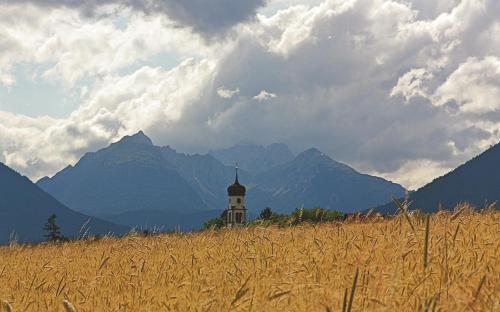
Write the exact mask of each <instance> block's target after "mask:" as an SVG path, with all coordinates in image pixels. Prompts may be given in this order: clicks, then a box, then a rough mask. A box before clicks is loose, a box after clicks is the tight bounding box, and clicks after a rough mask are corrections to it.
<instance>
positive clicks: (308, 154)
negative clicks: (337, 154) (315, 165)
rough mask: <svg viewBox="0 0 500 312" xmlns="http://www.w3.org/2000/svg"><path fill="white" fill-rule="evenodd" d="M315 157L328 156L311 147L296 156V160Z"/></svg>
mask: <svg viewBox="0 0 500 312" xmlns="http://www.w3.org/2000/svg"><path fill="white" fill-rule="evenodd" d="M317 157H328V156H327V155H326V154H325V153H323V152H322V151H320V150H319V149H317V148H314V147H311V148H309V149H307V150H305V151H303V152H302V153H300V154H299V155H298V156H297V158H317Z"/></svg>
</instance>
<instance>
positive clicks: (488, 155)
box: [376, 144, 500, 214]
mask: <svg viewBox="0 0 500 312" xmlns="http://www.w3.org/2000/svg"><path fill="white" fill-rule="evenodd" d="M408 199H409V201H410V202H411V205H410V209H419V210H421V211H424V212H433V211H436V210H437V209H438V207H439V206H440V205H441V207H442V208H443V209H453V208H454V207H455V206H456V205H457V204H459V203H462V202H467V203H470V204H472V205H474V206H476V207H484V206H485V205H486V204H488V203H493V202H496V201H498V200H500V144H496V145H494V146H491V147H490V148H489V149H488V150H486V151H485V152H483V153H482V154H480V155H478V156H476V157H474V158H473V159H471V160H469V161H468V162H466V163H465V164H463V165H461V166H459V167H457V168H456V169H455V170H453V171H451V172H449V173H447V174H445V175H444V176H441V177H439V178H437V179H435V180H434V181H432V182H431V183H429V184H427V185H425V186H423V187H422V188H420V189H418V190H417V191H415V192H411V193H410V194H409V198H408ZM376 210H377V211H380V212H382V213H385V214H392V213H394V212H395V210H396V207H395V206H394V204H393V203H388V204H385V205H383V206H380V207H378V208H377V209H376Z"/></svg>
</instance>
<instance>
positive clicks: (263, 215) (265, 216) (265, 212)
mask: <svg viewBox="0 0 500 312" xmlns="http://www.w3.org/2000/svg"><path fill="white" fill-rule="evenodd" d="M259 217H260V219H261V220H271V218H272V217H273V211H272V210H271V208H269V207H266V208H264V209H262V211H261V212H260V216H259Z"/></svg>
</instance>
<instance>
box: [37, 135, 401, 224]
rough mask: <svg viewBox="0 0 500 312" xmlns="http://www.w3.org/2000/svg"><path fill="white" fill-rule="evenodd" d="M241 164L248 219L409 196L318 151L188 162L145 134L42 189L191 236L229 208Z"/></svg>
mask: <svg viewBox="0 0 500 312" xmlns="http://www.w3.org/2000/svg"><path fill="white" fill-rule="evenodd" d="M236 162H238V165H239V166H240V167H241V170H240V182H242V183H243V184H245V185H246V186H247V190H248V194H247V200H246V203H247V208H248V209H249V215H250V216H252V215H253V216H255V215H257V214H258V212H259V211H260V210H261V209H263V208H265V207H267V206H269V207H271V208H272V209H273V210H274V211H279V212H290V211H292V210H293V209H295V208H297V207H299V206H301V205H305V206H321V207H324V208H330V209H337V210H341V211H345V212H352V211H360V210H363V209H366V208H368V207H375V206H377V205H380V204H383V203H384V202H387V201H388V200H389V199H390V198H391V197H394V196H396V197H399V196H402V195H403V194H404V191H405V190H404V188H403V187H401V186H400V185H398V184H395V183H392V182H389V181H386V180H384V179H381V178H377V177H373V176H369V175H365V174H361V173H359V172H357V171H355V170H354V169H352V168H350V167H348V166H347V165H345V164H342V163H339V162H337V161H335V160H333V159H331V158H330V157H328V156H327V155H325V154H323V153H321V152H320V151H318V150H316V149H309V150H306V151H304V152H303V153H300V154H299V155H297V156H294V155H293V154H292V152H291V151H290V150H289V149H288V147H287V146H286V145H284V144H271V145H269V146H267V147H262V146H258V145H252V144H244V145H242V144H240V145H237V146H235V147H233V148H228V149H224V150H214V151H211V152H209V153H208V154H204V155H200V154H195V155H188V154H184V153H179V152H177V151H176V150H174V149H173V148H171V147H169V146H166V147H160V146H155V145H154V144H153V143H152V141H151V140H150V139H149V138H148V137H147V136H146V135H145V134H144V133H143V132H142V131H141V132H139V133H137V134H135V135H132V136H127V137H124V138H123V139H121V140H120V141H118V142H116V143H113V144H111V145H110V146H109V147H107V148H104V149H101V150H99V151H97V152H92V153H87V154H86V155H84V156H83V157H82V159H81V160H80V161H79V162H78V163H76V164H75V165H74V166H68V167H67V168H65V169H64V170H62V171H61V172H59V173H57V174H56V175H54V176H53V177H51V178H48V177H45V178H43V179H41V180H40V181H38V182H37V185H38V186H39V187H40V188H42V189H43V190H44V191H46V192H48V193H49V194H51V195H53V196H54V197H55V198H57V199H58V200H59V201H61V202H62V203H63V204H65V205H67V206H68V207H71V208H72V209H75V210H77V211H80V212H82V213H86V214H90V215H94V216H97V217H100V218H104V219H106V220H109V221H113V222H117V223H121V224H126V225H131V226H139V227H151V226H154V225H158V226H164V228H173V227H175V226H181V228H183V229H193V228H199V227H200V226H201V225H202V224H203V222H204V221H206V220H207V219H208V218H209V217H213V216H217V215H219V214H220V213H221V212H222V210H223V209H225V208H226V203H227V193H226V188H227V186H228V185H229V184H231V183H232V182H233V181H234V163H236Z"/></svg>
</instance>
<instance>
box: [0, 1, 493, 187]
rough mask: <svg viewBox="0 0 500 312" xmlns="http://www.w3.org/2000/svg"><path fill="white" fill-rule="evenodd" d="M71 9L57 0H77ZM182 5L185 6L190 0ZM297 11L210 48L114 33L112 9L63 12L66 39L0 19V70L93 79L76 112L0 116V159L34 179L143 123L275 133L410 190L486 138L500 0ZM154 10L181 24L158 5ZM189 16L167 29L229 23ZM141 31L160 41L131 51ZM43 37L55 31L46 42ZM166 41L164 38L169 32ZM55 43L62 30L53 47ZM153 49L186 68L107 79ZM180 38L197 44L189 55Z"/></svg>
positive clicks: (235, 133)
mask: <svg viewBox="0 0 500 312" xmlns="http://www.w3.org/2000/svg"><path fill="white" fill-rule="evenodd" d="M0 2H1V0H0ZM54 2H56V1H54ZM57 2H59V1H57ZM249 2H250V3H254V4H255V3H257V2H253V1H249ZM296 2H297V1H296V0H294V3H296ZM47 3H48V2H47ZM71 3H72V2H68V6H70V7H74V6H75V5H76V2H75V4H73V5H72V4H71ZM90 3H92V2H90ZM164 3H168V1H164ZM179 3H181V2H179ZM182 3H185V6H186V7H187V6H188V5H190V8H192V7H194V6H196V4H200V3H201V1H200V2H197V1H192V2H189V1H183V2H182ZM220 3H225V2H224V1H221V2H220ZM234 3H239V2H238V1H234ZM240 4H241V3H240ZM260 4H262V2H259V5H260ZM305 4H306V5H300V4H299V5H292V6H289V7H288V8H286V9H283V10H280V11H278V12H276V13H275V14H272V15H270V16H264V15H258V16H257V20H255V21H252V22H251V23H243V24H241V25H240V27H237V28H233V29H234V32H235V35H234V36H230V37H229V38H228V39H227V40H223V41H220V42H219V43H217V44H214V43H213V42H209V41H206V40H201V41H200V40H199V38H198V36H193V35H192V34H190V33H189V32H188V31H185V29H183V28H181V30H178V29H176V28H171V27H170V28H169V26H168V23H164V18H163V17H161V16H155V15H152V16H142V15H141V16H138V15H136V14H132V13H131V14H130V15H127V14H125V13H118V14H125V15H123V16H125V18H126V19H127V20H128V25H129V26H127V27H125V28H119V27H116V26H114V24H113V21H112V18H113V17H112V16H111V17H104V18H99V19H91V20H85V19H82V18H81V17H80V16H79V15H78V14H76V15H75V16H74V17H71V18H74V20H73V21H76V22H72V23H69V24H70V25H75V24H76V25H81V27H82V30H81V31H80V34H79V35H78V36H77V35H76V34H78V33H79V31H78V29H79V27H76V28H75V27H73V26H72V27H69V28H68V27H64V26H63V25H55V26H53V27H42V28H41V29H44V31H41V32H39V31H36V28H33V27H31V26H23V25H28V24H23V23H21V24H19V25H21V27H20V28H21V29H22V28H23V27H27V28H26V29H30V30H33V34H31V36H29V37H28V38H32V39H28V40H27V42H26V41H23V40H20V39H19V38H20V36H21V34H23V33H26V32H23V31H22V30H21V31H20V32H16V29H15V28H14V27H9V26H8V25H9V24H8V22H5V23H4V24H2V19H0V25H3V26H2V27H0V33H1V32H2V31H3V33H6V34H7V36H0V38H7V39H6V41H5V42H9V43H8V44H4V46H7V47H8V48H7V49H4V50H0V51H1V52H0V68H1V69H2V70H4V71H3V72H0V77H2V74H3V75H4V77H8V75H11V71H9V69H8V68H9V66H14V64H16V63H19V62H23V61H31V62H49V63H51V66H49V69H48V70H46V71H45V72H44V73H45V75H44V77H46V78H47V79H52V77H65V78H64V80H65V81H69V82H71V81H74V80H76V79H80V77H85V76H90V77H94V78H95V79H96V82H95V83H94V84H91V85H89V86H88V91H87V92H86V94H85V95H84V100H83V102H82V105H81V106H80V108H79V109H78V110H76V111H75V112H73V114H72V115H71V116H70V117H68V118H64V119H52V118H49V117H47V118H45V119H43V118H35V119H33V118H31V119H30V118H27V117H23V116H18V115H13V114H8V113H2V114H0V151H1V152H2V157H3V159H5V161H6V162H7V164H9V165H12V166H14V167H15V168H16V169H19V170H21V171H22V172H24V173H27V174H29V175H30V176H32V177H39V176H41V175H44V174H50V173H54V171H55V170H57V169H61V168H62V167H64V166H65V165H66V164H67V163H72V162H74V161H76V160H77V159H78V158H79V157H80V156H81V155H82V154H83V153H84V152H86V151H88V150H93V149H96V148H98V147H102V146H105V145H106V144H108V143H109V142H111V141H114V140H117V139H118V138H119V137H120V136H122V135H125V134H130V133H132V132H135V131H137V130H139V129H144V130H145V131H146V133H148V134H150V135H151V136H152V138H153V140H154V141H155V142H156V143H158V144H171V145H172V146H175V147H177V148H178V149H180V150H184V151H188V152H204V151H207V150H208V149H210V148H216V147H218V146H227V145H229V144H232V143H236V142H239V141H244V140H247V141H248V140H250V141H256V142H257V143H263V144H267V143H271V142H273V141H281V142H286V143H289V145H290V146H291V147H292V148H293V149H295V150H296V151H300V150H301V149H303V148H306V147H310V146H317V147H318V148H320V149H321V150H323V151H324V152H326V153H327V154H329V155H331V156H333V157H334V158H336V159H338V160H340V161H344V162H346V163H349V164H351V165H354V166H355V167H356V168H359V169H361V170H363V171H366V172H371V173H375V174H380V175H382V176H384V177H387V178H390V179H393V180H395V181H397V182H400V183H404V184H405V185H406V186H408V187H410V188H416V187H419V186H420V185H422V184H423V183H425V182H428V181H430V180H431V179H432V178H433V177H435V176H437V175H440V174H443V173H445V172H446V171H448V170H450V169H452V168H454V167H455V166H457V165H458V164H459V163H461V162H463V161H465V160H467V159H469V158H470V157H472V156H473V155H475V154H477V153H478V152H480V151H482V150H483V149H485V148H486V147H488V146H489V145H490V144H492V143H496V142H498V140H499V139H500V105H499V102H498V101H495V99H498V98H499V94H500V93H499V90H500V88H499V85H498V81H499V74H498V73H499V71H498V68H499V65H498V63H499V59H500V41H499V40H500V39H499V38H500V26H499V25H500V2H498V1H496V0H479V1H478V0H461V1H458V0H438V1H435V2H432V3H431V2H429V1H423V0H422V1H420V0H412V1H410V0H405V1H397V0H349V1H340V0H325V1H323V2H321V3H319V4H317V5H307V3H305ZM191 5H192V6H191ZM234 5H237V4H234ZM256 5H257V4H256ZM10 7H11V8H13V7H12V6H10ZM19 7H21V6H19ZM217 7H218V6H217V4H214V8H217ZM256 7H257V6H256ZM24 9H25V13H23V14H24V15H23V14H22V13H16V15H18V16H17V17H16V18H19V16H28V15H29V14H33V17H34V19H35V20H36V21H37V23H41V24H40V25H42V26H43V25H44V23H49V22H48V21H47V22H43V21H44V19H43V18H41V17H40V15H39V14H40V13H37V12H38V11H37V10H39V8H37V7H36V6H34V7H29V6H28V7H26V8H24ZM115 9H116V8H115ZM57 10H59V11H57ZM57 10H56V9H54V10H52V11H51V13H50V14H51V15H49V16H51V18H50V19H51V20H52V21H54V20H55V21H57V20H58V19H60V18H61V16H62V15H64V14H67V13H68V12H73V11H72V10H71V9H65V8H59V9H57ZM120 10H122V9H120V8H119V9H118V12H126V11H120ZM245 10H247V11H246V12H251V13H248V14H244V16H245V17H244V18H237V20H238V23H240V21H245V20H249V18H251V16H253V15H254V13H255V12H253V11H252V10H253V9H252V10H250V9H248V7H247V8H246V9H245ZM111 11H112V10H111ZM111 11H110V12H111ZM208 11H209V10H208ZM222 11H224V10H222ZM0 12H5V11H3V10H0ZM30 12H31V13H30ZM193 12H194V11H193ZM225 12H226V13H227V12H228V11H225ZM205 13H206V14H207V17H208V16H210V14H222V13H221V12H219V11H217V12H215V13H214V12H212V13H210V12H199V14H205ZM0 14H1V13H0ZM70 16H71V13H70ZM187 16H188V17H187V18H188V20H189V19H190V18H191V17H189V14H188V15H187ZM240 17H241V16H240ZM6 18H8V16H6ZM67 18H68V17H66V19H65V20H64V21H66V24H68V23H67V21H68V20H67ZM26 19H28V17H26ZM156 19H158V20H156ZM169 19H172V20H174V21H177V22H178V23H181V21H182V19H181V18H179V17H177V18H174V17H172V13H170V15H169ZM194 20H196V21H197V22H196V23H197V24H189V22H182V23H184V25H185V26H188V27H191V28H192V29H194V30H195V31H198V32H201V33H203V31H202V30H196V29H197V27H206V28H207V29H208V31H209V32H210V33H213V32H214V31H220V30H221V29H227V27H232V26H234V25H235V24H236V22H235V21H233V22H230V23H229V24H224V22H222V21H213V20H212V18H209V19H208V20H209V22H213V23H217V24H218V23H221V24H220V25H226V26H227V27H226V26H224V27H222V28H220V27H219V26H217V25H215V26H214V25H208V26H207V25H205V26H201V25H204V24H203V22H200V21H203V18H201V17H200V18H194ZM155 21H157V22H155ZM50 23H52V22H50ZM50 23H49V24H50ZM151 23H152V24H151ZM155 23H157V24H155ZM193 23H194V22H193ZM61 24H63V23H61ZM89 24H91V25H94V26H95V27H97V28H99V29H100V30H97V31H96V32H95V33H96V35H95V37H92V36H91V35H90V33H91V32H90V31H89V28H85V27H88V26H89ZM50 25H52V24H50ZM132 25H135V26H134V27H132ZM150 25H153V29H155V31H154V32H153V33H160V34H161V35H160V36H151V37H147V36H146V39H145V41H144V42H142V43H141V44H138V45H137V46H135V45H133V44H131V43H129V42H128V40H127V38H136V39H137V40H140V38H141V37H142V34H144V35H147V34H148V33H151V31H150V30H149V26H150ZM154 25H157V26H154ZM165 25H167V26H165ZM229 25H231V26H229ZM155 27H156V28H155ZM52 32H53V33H54V34H55V35H50V36H49V35H47V33H52ZM122 32H123V34H122V37H120V36H118V37H119V38H120V39H116V36H115V35H117V34H118V35H119V34H120V33H122ZM63 34H64V35H63ZM87 34H88V37H86V35H87ZM173 36H177V37H175V38H177V39H168V38H172V37H173ZM67 37H71V38H74V39H72V41H67V40H68V39H67ZM97 37H99V38H101V37H102V41H99V42H102V43H103V45H102V46H101V45H100V44H97V41H96V42H93V40H94V39H92V38H97ZM33 38H35V39H33ZM48 38H50V40H48ZM85 38H87V39H85ZM0 40H2V39H0ZM114 40H116V42H115V41H114ZM155 41H158V42H155ZM179 41H181V42H183V44H178V43H177V42H179ZM49 42H51V43H49ZM79 42H80V43H81V44H80V45H79V44H78V43H79ZM108 42H109V43H108ZM157 43H158V44H157ZM2 44H3V43H2V41H0V46H2ZM37 45H40V46H51V45H54V47H53V48H51V49H47V51H52V52H50V53H49V52H46V53H45V54H44V52H43V51H44V50H43V49H42V50H41V51H38V50H37V49H36V48H35V49H34V50H35V51H36V53H32V52H30V51H33V49H32V48H33V47H36V46H37ZM176 45H178V47H177V48H175V46H176ZM87 46H90V48H89V49H88V50H86V47H87ZM165 46H168V47H169V48H168V49H174V50H175V51H176V53H178V54H179V55H181V56H182V57H181V59H183V60H186V61H184V62H182V63H180V64H179V65H178V66H176V67H175V68H174V69H172V70H168V69H164V68H160V67H150V66H140V67H138V69H136V70H134V71H132V72H131V73H125V74H124V73H123V72H121V70H122V69H123V68H124V67H126V66H127V64H132V63H136V62H139V64H140V63H141V62H142V61H145V60H147V59H148V58H149V57H150V56H151V55H152V54H155V53H158V51H160V52H161V51H164V50H165V49H167V48H165ZM172 46H174V48H171V47H172ZM189 47H194V49H195V50H197V51H198V50H201V51H202V52H198V53H197V54H198V55H196V57H195V58H189V56H192V55H191V54H192V53H190V52H189V51H190V50H192V49H189ZM59 49H60V50H61V51H64V52H60V53H59V52H58V50H59ZM78 49H83V52H77V51H76V50H78ZM128 50H130V51H131V53H130V55H128V54H127V53H126V52H127V51H128ZM19 51H21V53H19ZM95 51H97V53H95ZM115 54H116V55H117V57H115ZM44 55H54V56H53V57H43V56H44ZM94 55H99V56H100V57H99V58H95V57H94ZM97 59H100V61H97ZM115 60H117V61H116V62H117V63H114V61H115ZM2 62H3V63H2ZM2 64H4V65H5V64H8V65H5V66H1V65H2ZM113 64H114V65H113ZM79 65H80V66H79ZM80 67H81V68H80ZM14 78H15V77H14ZM5 79H6V78H5ZM235 85H237V86H238V87H237V88H236V87H234V86H235ZM221 86H226V87H221ZM227 86H231V87H230V88H228V87H227ZM276 94H278V95H279V96H276ZM236 95H238V96H237V97H236ZM273 95H274V96H273ZM233 97H235V99H234V100H232V101H228V100H227V99H228V98H233ZM269 99H272V105H255V104H256V103H255V101H256V100H257V101H259V100H269ZM270 103H271V102H270Z"/></svg>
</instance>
